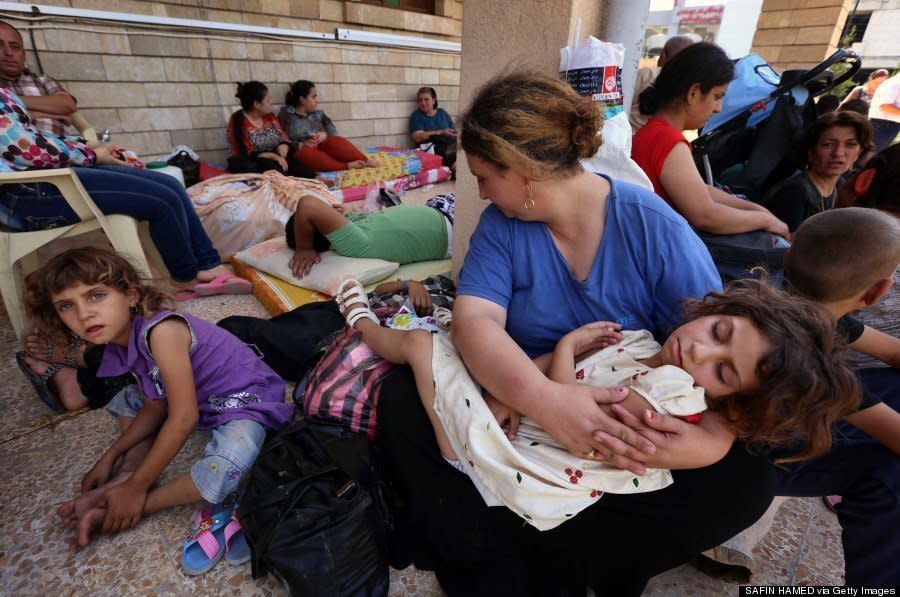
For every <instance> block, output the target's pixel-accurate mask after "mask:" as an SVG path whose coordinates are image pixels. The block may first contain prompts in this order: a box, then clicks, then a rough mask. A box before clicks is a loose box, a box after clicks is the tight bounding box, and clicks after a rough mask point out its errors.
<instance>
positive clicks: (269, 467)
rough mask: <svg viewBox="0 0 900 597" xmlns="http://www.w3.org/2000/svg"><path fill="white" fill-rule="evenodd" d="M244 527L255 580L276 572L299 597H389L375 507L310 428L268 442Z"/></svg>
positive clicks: (294, 426) (298, 425) (245, 506)
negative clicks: (312, 596)
mask: <svg viewBox="0 0 900 597" xmlns="http://www.w3.org/2000/svg"><path fill="white" fill-rule="evenodd" d="M238 519H239V520H240V523H241V526H242V527H243V528H244V533H245V536H246V537H247V540H248V542H249V544H250V549H251V552H252V554H253V558H252V572H253V578H259V577H261V576H264V575H265V574H267V573H269V572H271V573H272V574H273V575H274V576H275V577H276V578H278V579H279V580H280V581H281V582H282V583H283V584H284V585H285V586H287V588H288V589H289V590H290V592H291V594H292V595H297V596H300V595H303V596H311V595H329V596H332V595H334V596H343V595H353V596H369V595H386V594H387V591H388V586H389V570H388V563H387V555H386V549H385V546H384V545H383V544H382V543H381V542H380V541H379V539H378V537H377V535H378V533H377V532H376V528H377V524H378V522H377V521H378V514H377V512H376V509H375V507H374V505H373V500H372V498H371V496H370V495H369V493H368V492H367V491H366V490H365V489H364V488H363V487H362V486H361V485H359V484H358V483H357V482H356V481H354V480H353V479H351V478H350V476H349V475H348V474H347V473H345V472H344V471H343V470H342V469H341V468H340V467H339V466H337V465H336V464H335V462H334V460H333V459H332V458H331V456H330V455H329V454H328V452H327V451H326V450H325V448H324V447H323V445H322V444H321V443H320V442H319V440H318V439H317V438H316V436H315V435H314V434H313V431H312V429H311V428H310V427H309V425H307V424H306V423H305V422H304V421H294V422H292V423H289V424H288V425H287V426H286V427H285V428H284V429H282V430H281V431H280V432H279V433H278V434H276V435H274V436H271V437H270V438H269V439H267V440H266V443H265V444H264V445H263V448H262V450H261V451H260V454H259V457H258V458H257V460H256V464H254V466H253V469H252V470H251V472H250V478H249V483H248V485H247V490H246V492H245V494H244V497H243V499H242V500H241V506H240V508H239V511H238Z"/></svg>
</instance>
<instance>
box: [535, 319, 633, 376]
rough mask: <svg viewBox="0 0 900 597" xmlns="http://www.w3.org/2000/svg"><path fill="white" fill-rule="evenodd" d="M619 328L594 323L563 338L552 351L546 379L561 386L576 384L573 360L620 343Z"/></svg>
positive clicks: (608, 323)
mask: <svg viewBox="0 0 900 597" xmlns="http://www.w3.org/2000/svg"><path fill="white" fill-rule="evenodd" d="M621 327H622V326H620V325H619V324H618V323H611V322H609V321H595V322H593V323H589V324H587V325H583V326H581V327H580V328H576V329H574V330H572V331H571V332H569V333H568V334H566V335H565V336H563V337H562V339H561V340H560V341H559V342H557V344H556V350H554V351H553V357H552V358H551V362H550V370H549V372H548V374H547V377H549V378H550V379H551V380H553V381H555V382H558V383H562V384H573V383H576V378H575V358H576V357H581V358H584V357H586V356H588V354H589V353H593V352H596V351H598V350H600V349H602V348H606V347H607V346H610V345H612V344H616V343H618V342H621V341H622V334H621V333H619V329H620V328H621Z"/></svg>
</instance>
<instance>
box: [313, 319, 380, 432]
mask: <svg viewBox="0 0 900 597" xmlns="http://www.w3.org/2000/svg"><path fill="white" fill-rule="evenodd" d="M395 311H396V309H390V308H385V309H375V312H376V314H377V315H378V317H379V319H384V318H385V317H386V316H388V317H389V316H390V315H391V314H393V312H395ZM323 345H324V346H325V349H324V351H323V353H322V356H321V358H320V359H319V362H318V363H317V364H316V366H315V367H313V369H312V370H311V371H310V372H309V374H308V375H307V376H306V388H305V391H304V394H303V397H302V408H303V413H304V415H305V416H307V417H311V418H314V419H318V420H325V421H328V422H332V423H334V422H338V423H339V424H340V425H341V426H342V427H344V428H345V429H349V430H350V431H353V432H355V433H364V434H366V436H367V437H368V438H369V439H370V440H373V439H375V430H376V420H375V417H376V412H377V406H378V394H379V390H380V388H381V382H382V381H383V380H384V378H385V377H386V376H387V374H388V373H390V371H391V370H392V369H393V367H394V366H393V365H392V364H390V363H388V362H387V361H385V360H384V359H382V358H381V357H380V356H378V355H377V354H375V353H374V352H373V351H372V349H371V348H369V345H368V344H366V343H365V342H363V339H362V334H361V333H359V332H358V331H356V330H355V329H353V328H350V327H344V328H343V329H342V330H340V331H339V332H337V333H336V334H334V335H332V336H331V337H329V338H326V339H325V340H324V341H323ZM298 389H299V388H298ZM295 397H297V396H296V394H295ZM298 402H299V401H298Z"/></svg>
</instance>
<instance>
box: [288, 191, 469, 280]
mask: <svg viewBox="0 0 900 597" xmlns="http://www.w3.org/2000/svg"><path fill="white" fill-rule="evenodd" d="M453 203H454V201H453V195H439V196H437V197H433V198H431V199H429V200H428V201H427V202H426V204H425V205H397V206H395V207H389V208H387V209H384V210H382V211H377V212H374V213H369V214H366V213H361V212H345V209H344V207H343V206H341V205H336V206H329V205H327V204H325V203H324V202H323V201H321V200H320V199H317V198H315V197H311V196H304V197H301V199H300V201H298V202H297V209H296V211H295V212H294V215H292V216H291V217H290V219H289V220H288V221H287V224H285V228H284V233H285V237H286V240H287V245H288V247H290V248H291V249H293V250H294V256H293V257H292V258H291V260H290V267H291V271H292V273H293V274H294V276H295V277H296V278H302V277H303V276H305V275H306V274H308V273H309V270H310V269H312V266H313V265H315V264H316V263H318V262H319V260H320V258H319V253H320V252H322V251H327V250H329V249H330V250H332V251H334V252H335V253H337V254H338V255H344V256H346V257H369V258H375V259H386V260H388V261H396V262H397V263H400V264H401V265H402V264H404V263H414V262H417V261H431V260H434V259H444V258H446V257H449V256H450V253H451V250H452V245H453V243H452V240H451V239H452V238H453V237H452V235H453Z"/></svg>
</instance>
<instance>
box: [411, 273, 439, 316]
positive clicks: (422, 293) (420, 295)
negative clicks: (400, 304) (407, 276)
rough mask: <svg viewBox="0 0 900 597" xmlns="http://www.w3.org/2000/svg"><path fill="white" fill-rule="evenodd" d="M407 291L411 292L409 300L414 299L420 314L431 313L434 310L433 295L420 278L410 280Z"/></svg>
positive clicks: (417, 311) (413, 301) (414, 304)
mask: <svg viewBox="0 0 900 597" xmlns="http://www.w3.org/2000/svg"><path fill="white" fill-rule="evenodd" d="M407 292H408V293H409V300H411V301H412V304H413V306H415V308H416V313H417V314H418V315H420V316H422V315H429V314H430V313H431V312H432V311H434V304H433V303H432V302H431V295H430V294H428V289H427V288H425V286H424V284H422V283H421V282H419V281H418V280H410V281H409V286H407Z"/></svg>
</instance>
